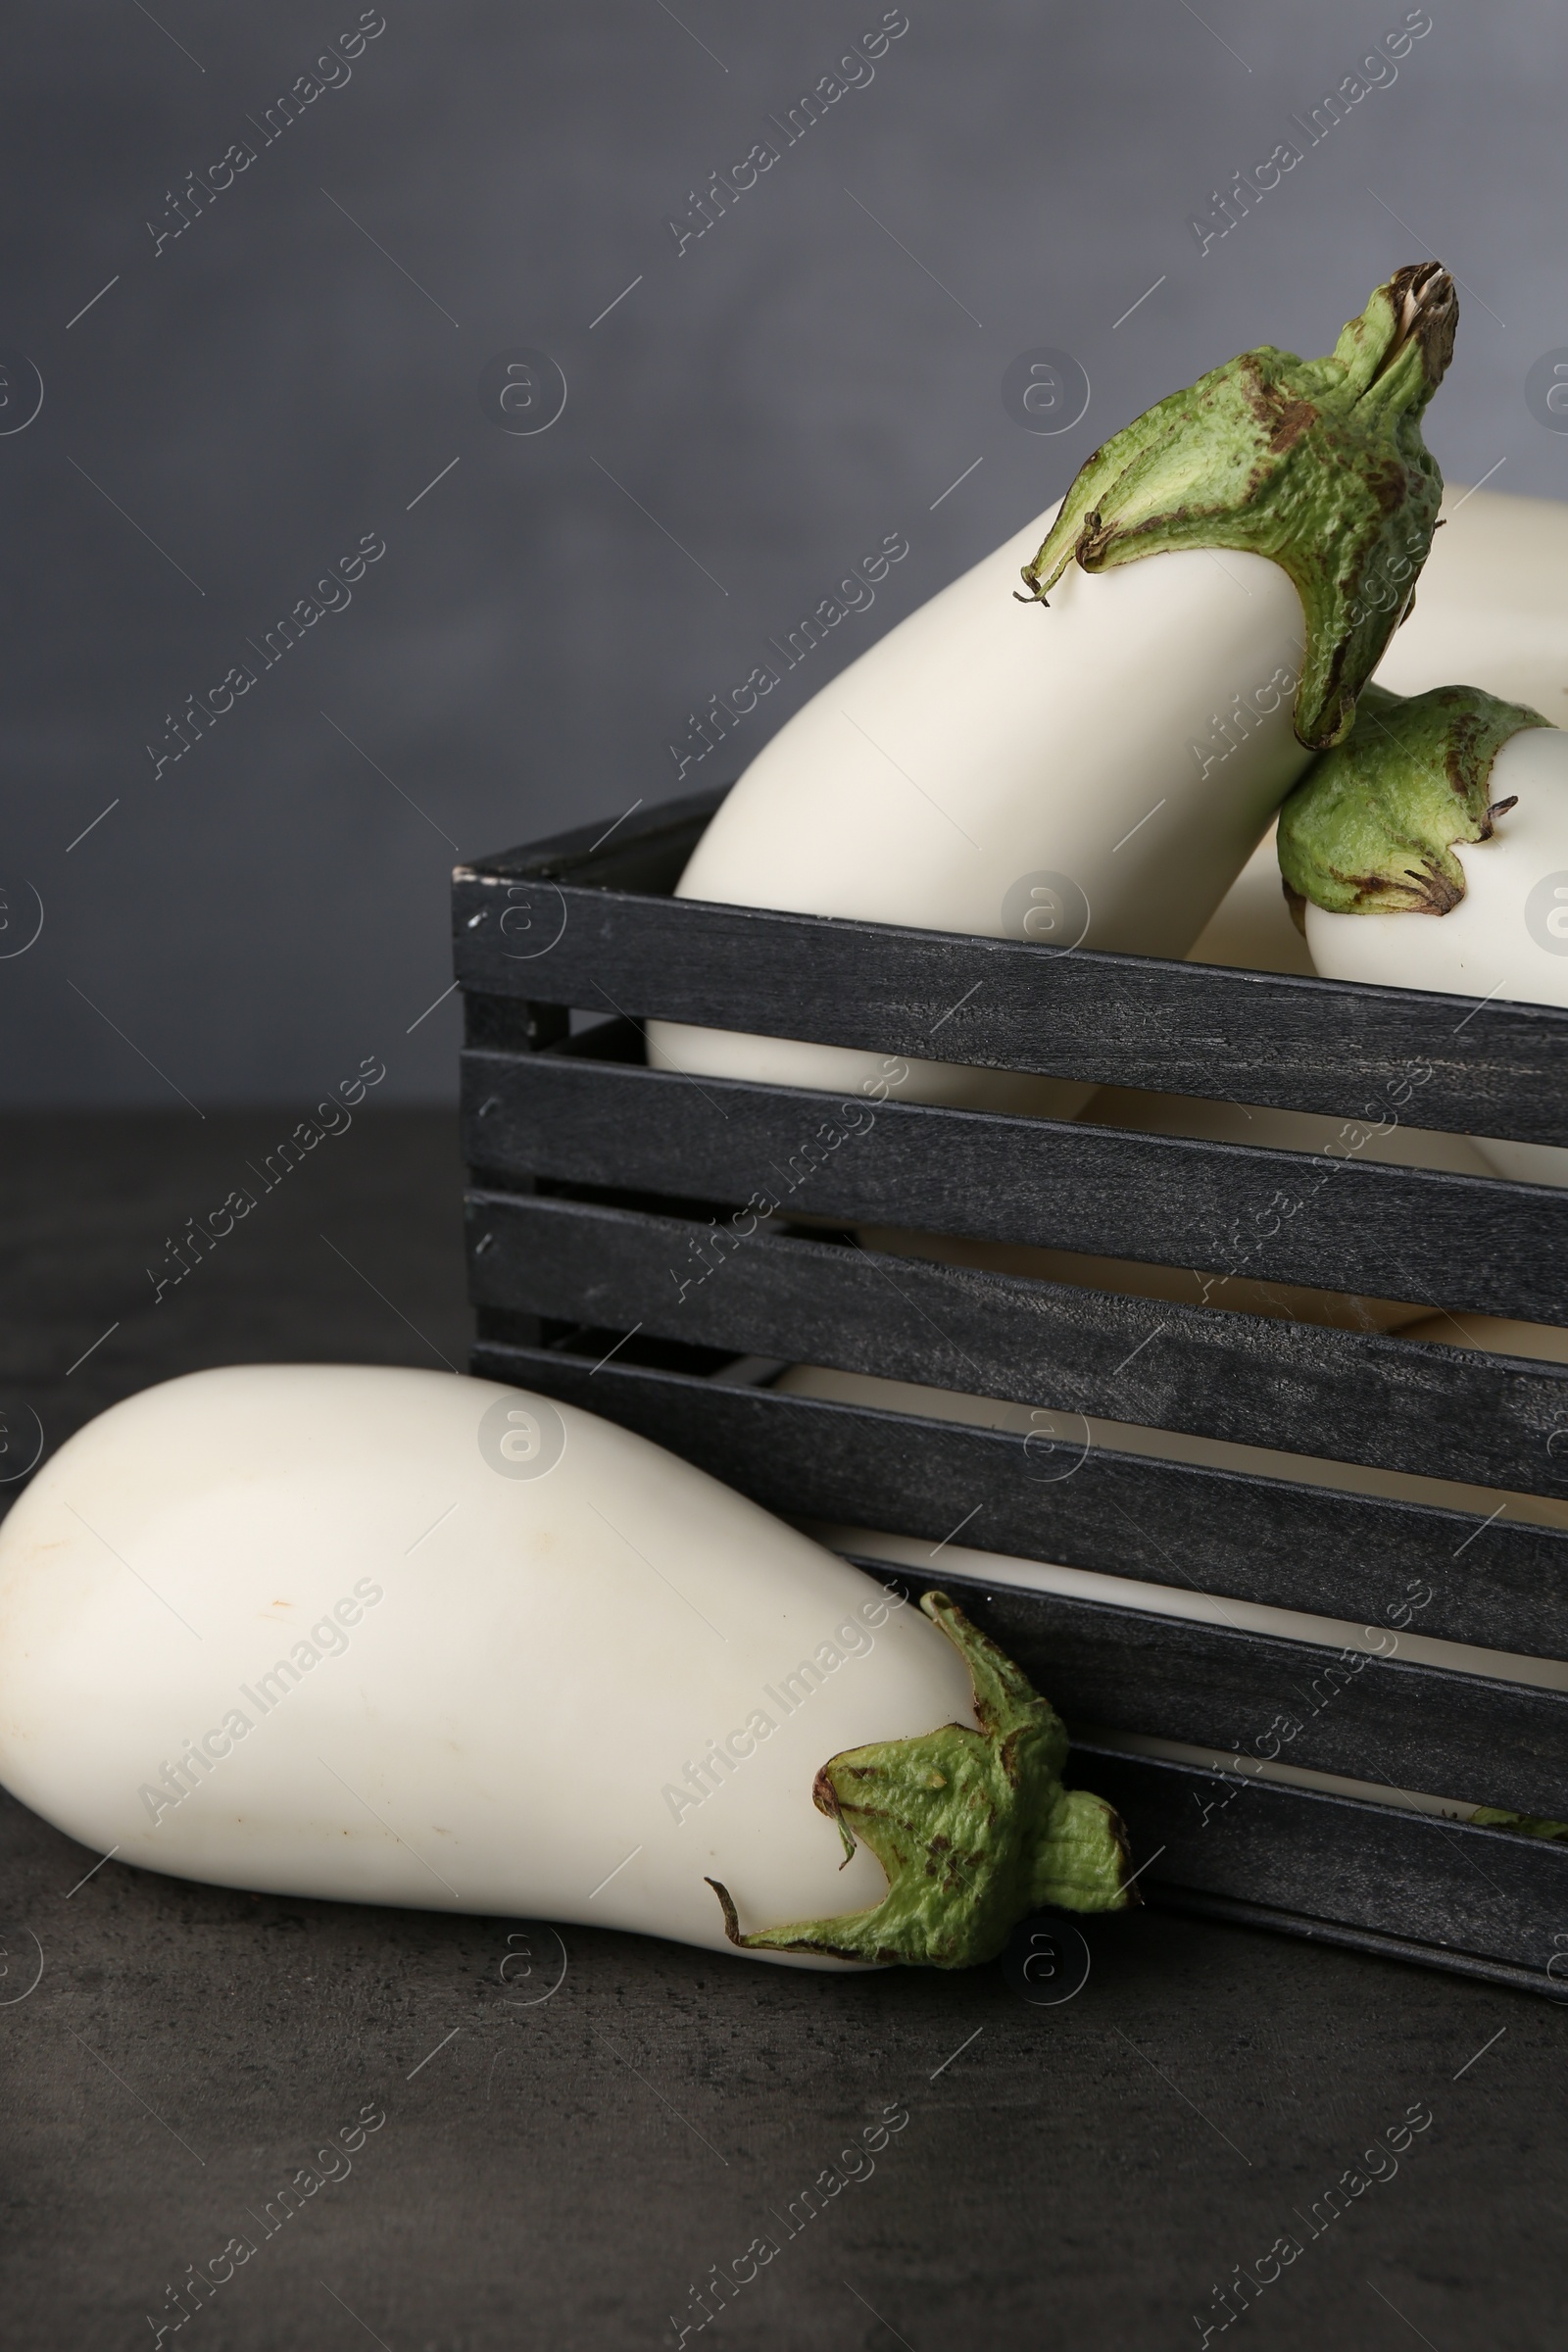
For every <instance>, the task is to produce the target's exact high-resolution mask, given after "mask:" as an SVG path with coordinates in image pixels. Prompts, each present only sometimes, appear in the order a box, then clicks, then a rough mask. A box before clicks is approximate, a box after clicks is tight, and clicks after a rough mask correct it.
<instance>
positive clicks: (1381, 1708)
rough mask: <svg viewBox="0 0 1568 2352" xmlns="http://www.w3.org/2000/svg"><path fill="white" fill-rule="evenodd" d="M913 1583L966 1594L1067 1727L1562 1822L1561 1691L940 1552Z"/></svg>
mask: <svg viewBox="0 0 1568 2352" xmlns="http://www.w3.org/2000/svg"><path fill="white" fill-rule="evenodd" d="M915 1582H916V1583H917V1584H918V1586H919V1587H921V1588H924V1587H927V1586H930V1585H933V1584H940V1586H941V1587H942V1589H943V1591H945V1592H951V1593H952V1594H953V1597H954V1599H955V1600H957V1601H959V1602H960V1603H961V1604H962V1605H963V1606H964V1607H965V1608H969V1607H970V1605H971V1603H973V1605H974V1613H975V1615H976V1617H977V1618H978V1619H979V1620H980V1621H981V1622H982V1623H983V1624H984V1626H985V1628H986V1631H987V1632H988V1633H990V1634H991V1635H993V1636H994V1638H995V1639H996V1640H997V1641H998V1642H1001V1644H1002V1646H1003V1648H1004V1649H1005V1651H1006V1652H1007V1655H1008V1656H1009V1657H1010V1658H1013V1659H1015V1660H1016V1662H1017V1664H1018V1665H1019V1666H1021V1667H1022V1669H1023V1671H1024V1673H1025V1674H1026V1675H1027V1676H1028V1677H1029V1679H1030V1681H1031V1682H1032V1683H1033V1684H1034V1686H1035V1689H1036V1690H1037V1691H1044V1692H1045V1694H1046V1696H1047V1697H1048V1698H1049V1699H1050V1700H1051V1702H1052V1704H1053V1706H1054V1707H1055V1709H1056V1711H1057V1713H1058V1714H1059V1715H1060V1716H1061V1718H1062V1720H1063V1722H1064V1723H1065V1724H1066V1726H1067V1728H1068V1730H1069V1731H1070V1732H1075V1733H1077V1732H1085V1731H1088V1730H1090V1729H1091V1728H1092V1729H1095V1730H1103V1731H1106V1732H1139V1733H1142V1734H1143V1735H1144V1736H1145V1737H1146V1738H1149V1739H1155V1740H1180V1741H1181V1742H1182V1743H1183V1744H1184V1745H1187V1746H1192V1747H1210V1746H1211V1747H1214V1748H1216V1749H1218V1750H1219V1751H1220V1752H1221V1753H1223V1754H1227V1755H1229V1754H1236V1755H1244V1756H1253V1755H1256V1754H1258V1753H1259V1746H1258V1742H1259V1741H1260V1740H1261V1741H1263V1742H1264V1746H1263V1748H1262V1751H1261V1752H1262V1753H1263V1755H1264V1756H1265V1757H1266V1758H1267V1759H1268V1760H1269V1761H1278V1762H1281V1763H1285V1764H1294V1765H1298V1766H1299V1767H1301V1768H1302V1769H1303V1770H1306V1771H1309V1772H1332V1773H1337V1774H1340V1775H1341V1776H1343V1777H1344V1778H1345V1779H1347V1780H1355V1781H1371V1782H1375V1783H1377V1784H1378V1785H1379V1786H1381V1787H1384V1788H1389V1789H1409V1790H1413V1791H1418V1792H1421V1793H1424V1794H1427V1795H1432V1796H1448V1797H1458V1798H1462V1799H1463V1800H1464V1801H1465V1802H1466V1803H1468V1804H1475V1805H1505V1806H1508V1807H1510V1808H1512V1809H1513V1810H1515V1811H1517V1812H1521V1813H1533V1814H1544V1815H1546V1816H1547V1817H1548V1818H1550V1819H1552V1820H1557V1821H1561V1820H1563V1819H1564V1818H1568V1691H1538V1690H1534V1689H1532V1688H1530V1687H1529V1686H1528V1685H1526V1684H1522V1683H1505V1682H1494V1681H1492V1680H1491V1679H1489V1678H1487V1677H1484V1676H1482V1675H1473V1674H1456V1673H1453V1672H1451V1671H1449V1670H1448V1669H1446V1668H1443V1667H1437V1666H1416V1665H1412V1664H1410V1663H1409V1662H1407V1661H1406V1660H1404V1659H1401V1658H1373V1657H1369V1656H1368V1655H1367V1654H1366V1653H1365V1652H1357V1653H1354V1654H1353V1655H1351V1656H1350V1657H1347V1653H1345V1652H1343V1651H1340V1650H1336V1649H1327V1648H1323V1647H1321V1646H1320V1645H1319V1644H1317V1643H1315V1642H1287V1641H1282V1640H1279V1639H1278V1638H1276V1637H1273V1636H1270V1635H1266V1634H1252V1633H1239V1632H1237V1631H1236V1630H1235V1628H1234V1627H1231V1626H1227V1625H1201V1624H1196V1623H1194V1622H1193V1621H1192V1620H1190V1619H1183V1618H1180V1617H1165V1616H1160V1615H1157V1614H1156V1613H1155V1612H1154V1611H1152V1610H1146V1609H1128V1608H1122V1607H1119V1606H1114V1605H1112V1604H1110V1603H1107V1602H1105V1601H1101V1600H1079V1599H1073V1598H1068V1597H1067V1596H1066V1595H1065V1594H1062V1593H1023V1592H1016V1591H1012V1590H1009V1589H1008V1588H1007V1587H1005V1586H1003V1585H989V1586H986V1585H979V1584H977V1583H974V1582H973V1581H972V1580H970V1579H968V1578H966V1577H955V1576H952V1575H951V1574H946V1575H945V1574H943V1573H942V1569H941V1564H940V1562H939V1563H938V1564H937V1565H936V1566H935V1567H934V1568H933V1569H932V1571H931V1572H930V1574H929V1575H927V1576H923V1577H920V1578H919V1579H917V1580H915ZM1287 1727H1294V1732H1293V1736H1292V1735H1290V1734H1288V1730H1287ZM1274 1739H1277V1740H1278V1741H1279V1751H1278V1755H1277V1757H1270V1756H1269V1755H1268V1743H1269V1742H1270V1741H1271V1740H1274Z"/></svg>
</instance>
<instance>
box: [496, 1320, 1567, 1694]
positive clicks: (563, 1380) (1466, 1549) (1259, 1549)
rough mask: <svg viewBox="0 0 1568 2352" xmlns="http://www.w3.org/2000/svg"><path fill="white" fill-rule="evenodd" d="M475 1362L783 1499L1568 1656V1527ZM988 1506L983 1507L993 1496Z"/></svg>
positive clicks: (682, 1385)
mask: <svg viewBox="0 0 1568 2352" xmlns="http://www.w3.org/2000/svg"><path fill="white" fill-rule="evenodd" d="M473 1368H474V1370H475V1371H476V1372H478V1373H480V1374H482V1375H483V1376H484V1377H487V1378H490V1379H501V1380H509V1381H513V1382H515V1383H516V1384H517V1385H518V1386H520V1387H523V1388H531V1389H536V1390H541V1391H543V1392H544V1393H545V1394H546V1395H549V1396H552V1397H559V1398H561V1399H562V1400H563V1401H564V1402H567V1403H570V1404H576V1405H580V1406H581V1407H582V1408H583V1409H584V1410H585V1411H588V1412H596V1413H601V1414H603V1415H605V1416H606V1417H607V1418H608V1419H610V1420H613V1421H617V1422H619V1423H621V1424H622V1425H623V1426H624V1427H626V1428H629V1429H634V1430H636V1431H637V1432H638V1434H639V1435H640V1436H642V1437H646V1438H651V1439H652V1440H653V1441H654V1443H655V1444H656V1445H660V1446H667V1447H669V1449H670V1450H671V1451H672V1452H674V1453H678V1454H680V1455H682V1456H683V1457H684V1458H685V1459H686V1460H687V1461H690V1462H694V1463H695V1464H696V1465H697V1467H698V1468H699V1469H702V1470H707V1471H709V1472H710V1473H711V1475H712V1476H713V1477H715V1478H719V1479H722V1480H723V1481H724V1483H725V1484H726V1485H729V1486H733V1487H736V1488H738V1489H739V1490H740V1492H741V1493H742V1494H744V1495H750V1496H751V1497H752V1499H753V1500H754V1501H755V1502H760V1504H761V1505H762V1506H763V1507H764V1509H767V1510H771V1511H774V1512H776V1513H778V1514H779V1515H780V1516H781V1517H786V1518H807V1519H812V1520H818V1521H822V1522H826V1523H829V1524H838V1525H847V1526H858V1527H874V1528H881V1529H886V1530H887V1531H888V1532H890V1533H892V1534H897V1535H906V1536H912V1537H918V1538H922V1539H924V1540H925V1541H926V1542H927V1543H928V1544H931V1545H932V1546H933V1547H935V1546H936V1545H937V1544H940V1543H941V1542H942V1540H943V1538H944V1537H947V1536H950V1534H951V1531H952V1530H953V1529H955V1528H956V1527H959V1526H960V1524H961V1527H962V1535H961V1541H962V1543H963V1544H966V1545H971V1546H973V1547H975V1548H976V1549H979V1550H982V1551H996V1552H1006V1553H1010V1554H1012V1555H1014V1556H1015V1557H1018V1558H1022V1559H1035V1560H1048V1561H1060V1562H1063V1563H1065V1564H1067V1565H1070V1566H1073V1567H1079V1568H1090V1569H1096V1570H1099V1571H1101V1572H1103V1573H1104V1574H1106V1575H1111V1576H1126V1577H1132V1578H1136V1579H1139V1580H1142V1581H1147V1582H1149V1583H1152V1584H1157V1585H1172V1586H1177V1587H1181V1588H1186V1589H1189V1590H1191V1591H1194V1592H1198V1593H1219V1594H1224V1595H1226V1596H1228V1597H1231V1598H1234V1599H1239V1600H1249V1601H1257V1602H1261V1603H1264V1604H1266V1605H1270V1606H1273V1607H1277V1608H1285V1609H1298V1610H1303V1611H1306V1612H1309V1613H1312V1614H1316V1615H1320V1616H1327V1617H1336V1618H1340V1619H1344V1620H1348V1622H1350V1623H1351V1624H1355V1625H1371V1626H1375V1627H1378V1628H1380V1629H1382V1628H1384V1627H1389V1628H1392V1629H1396V1630H1397V1629H1401V1628H1407V1629H1409V1630H1411V1631H1414V1632H1418V1633H1421V1634H1424V1635H1429V1636H1431V1637H1433V1638H1434V1639H1436V1640H1441V1641H1450V1642H1470V1643H1473V1644H1475V1645H1476V1646H1478V1647H1481V1648H1487V1649H1496V1650H1503V1651H1515V1652H1518V1653H1520V1654H1522V1655H1525V1656H1539V1657H1568V1530H1563V1531H1559V1530H1557V1529H1553V1528H1543V1527H1531V1526H1527V1525H1524V1524H1518V1523H1510V1522H1509V1521H1508V1520H1507V1519H1506V1518H1503V1519H1498V1520H1494V1521H1492V1522H1491V1523H1490V1524H1489V1523H1488V1522H1487V1521H1486V1520H1485V1519H1482V1518H1479V1517H1475V1516H1472V1515H1471V1514H1469V1513H1465V1512H1459V1511H1446V1510H1432V1509H1427V1508H1425V1507H1423V1506H1421V1505H1418V1504H1412V1503H1404V1502H1387V1501H1383V1500H1380V1499H1378V1498H1376V1497H1374V1496H1367V1495H1342V1494H1337V1493H1335V1492H1333V1491H1332V1490H1329V1489H1325V1488H1321V1487H1306V1486H1296V1485H1292V1484H1289V1483H1287V1482H1286V1481H1284V1480H1276V1479H1265V1478H1252V1477H1246V1476H1242V1475H1239V1474H1237V1473H1235V1472H1232V1471H1223V1470H1208V1469H1202V1468H1198V1467H1195V1466H1194V1465H1192V1464H1190V1463H1181V1462H1157V1461H1150V1460H1148V1459H1145V1458H1143V1457H1141V1456H1139V1455H1136V1454H1118V1453H1111V1452H1106V1451H1104V1450H1103V1448H1101V1447H1099V1446H1096V1447H1093V1448H1091V1449H1090V1450H1089V1452H1088V1453H1087V1454H1084V1455H1082V1456H1081V1457H1080V1456H1079V1455H1078V1453H1077V1449H1076V1448H1075V1447H1072V1446H1065V1445H1062V1444H1060V1443H1059V1442H1057V1441H1056V1440H1053V1439H1047V1440H1045V1441H1043V1442H1042V1441H1040V1440H1036V1439H1032V1438H1029V1437H1025V1436H1020V1435H1014V1434H1012V1433H1010V1432H1006V1431H1001V1430H984V1429H971V1428H963V1427H960V1426H956V1425H955V1424H954V1423H952V1422H946V1421H932V1420H926V1419H922V1418H919V1417H916V1416H914V1415H910V1414H903V1413H890V1412H883V1411H880V1410H877V1409H874V1408H871V1407H866V1406H859V1405H848V1404H832V1403H827V1402H824V1401H822V1400H820V1399H818V1398H813V1397H794V1396H789V1395H783V1394H778V1393H775V1392H774V1391H771V1390H768V1389H755V1388H739V1387H729V1386H726V1385H725V1384H723V1383H722V1382H716V1381H713V1380H703V1379H696V1378H692V1377H690V1376H689V1375H686V1374H682V1373H674V1372H661V1371H654V1370H650V1369H647V1368H645V1367H642V1366H638V1365H628V1364H626V1363H624V1362H623V1361H621V1360H620V1359H616V1360H614V1361H612V1362H611V1363H609V1364H606V1365H604V1366H603V1367H602V1368H599V1369H597V1370H596V1368H595V1362H594V1360H593V1359H590V1358H588V1357H586V1356H571V1355H564V1354H561V1353H559V1352H557V1351H553V1350H550V1349H545V1348H534V1349H529V1348H517V1347H508V1346H505V1345H502V1344H497V1343H493V1342H485V1341H482V1340H481V1342H480V1343H479V1345H478V1347H477V1348H476V1349H475V1351H474V1358H473ZM977 1503H978V1505H979V1507H978V1510H976V1504H977Z"/></svg>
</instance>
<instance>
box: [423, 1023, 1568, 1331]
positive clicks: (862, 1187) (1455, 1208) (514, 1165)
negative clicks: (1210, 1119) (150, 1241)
mask: <svg viewBox="0 0 1568 2352" xmlns="http://www.w3.org/2000/svg"><path fill="white" fill-rule="evenodd" d="M853 1112H854V1115H855V1116H857V1117H858V1118H859V1119H860V1121H861V1124H860V1126H859V1128H858V1131H855V1132H851V1120H850V1116H849V1115H848V1108H847V1115H846V1117H845V1118H844V1119H840V1117H839V1106H838V1101H837V1098H836V1097H833V1096H828V1095H816V1094H811V1093H808V1092H806V1091H804V1090H802V1089H800V1088H796V1087H781V1086H761V1085H754V1084H750V1083H747V1082H744V1081H740V1080H733V1079H709V1078H705V1079H703V1081H702V1082H701V1084H700V1085H699V1084H696V1083H694V1082H692V1081H689V1080H687V1079H685V1078H682V1077H680V1076H678V1075H676V1074H675V1073H674V1072H671V1071H666V1070H650V1069H646V1068H643V1067H640V1066H630V1065H625V1064H619V1063H614V1062H594V1063H589V1062H586V1061H584V1060H583V1059H582V1058H581V1057H580V1056H575V1055H569V1054H556V1053H548V1052H547V1053H542V1054H506V1053H496V1052H486V1051H480V1050H476V1049H469V1050H467V1051H466V1053H465V1054H464V1056H463V1132H464V1150H465V1155H466V1158H467V1160H468V1162H469V1165H470V1166H473V1167H477V1168H483V1169H485V1170H488V1171H493V1172H494V1173H495V1174H497V1175H500V1176H549V1177H554V1178H556V1179H558V1180H564V1181H567V1182H571V1183H576V1184H592V1185H599V1186H606V1187H613V1186H621V1187H625V1188H629V1189H633V1190H637V1191H646V1192H655V1193H661V1192H662V1193H673V1194H678V1195H683V1196H692V1195H696V1196H698V1197H701V1198H706V1199H709V1200H712V1201H724V1202H733V1203H735V1204H736V1205H738V1206H739V1205H744V1204H745V1203H746V1202H747V1201H749V1200H751V1198H752V1197H753V1195H754V1194H765V1195H767V1196H768V1197H769V1198H771V1199H772V1200H774V1201H778V1202H779V1203H780V1204H781V1205H786V1206H787V1207H788V1208H789V1209H790V1210H792V1211H793V1210H797V1209H799V1210H806V1211H810V1212H812V1213H814V1214H818V1215H828V1216H834V1217H842V1218H843V1219H844V1220H845V1221H846V1222H855V1223H877V1224H888V1225H904V1226H910V1227H913V1228H915V1229H916V1230H918V1231H921V1232H935V1233H960V1234H967V1235H969V1236H971V1237H976V1238H983V1239H988V1240H996V1241H1006V1242H1021V1243H1027V1244H1034V1245H1038V1246H1040V1247H1043V1248H1052V1249H1059V1250H1077V1251H1081V1252H1088V1253H1092V1254H1100V1255H1103V1256H1110V1257H1123V1258H1138V1259H1143V1260H1146V1261H1149V1262H1152V1263H1154V1264H1159V1265H1170V1266H1197V1267H1201V1268H1202V1269H1204V1271H1206V1272H1212V1273H1220V1274H1238V1275H1246V1276H1248V1277H1250V1278H1257V1279H1260V1280H1263V1281H1268V1282H1291V1283H1303V1284H1308V1285H1311V1286H1313V1287H1315V1288H1318V1289H1327V1290H1335V1291H1350V1292H1355V1293H1359V1294H1360V1295H1362V1296H1363V1297H1367V1298H1382V1299H1411V1300H1416V1301H1420V1302H1425V1303H1428V1304H1431V1305H1434V1306H1440V1305H1441V1306H1448V1307H1452V1308H1454V1309H1455V1310H1456V1311H1458V1312H1464V1311H1465V1310H1467V1309H1468V1310H1469V1311H1470V1312H1472V1313H1477V1314H1498V1315H1520V1316H1524V1317H1526V1318H1527V1319H1531V1320H1535V1321H1552V1320H1554V1319H1555V1318H1556V1317H1557V1316H1558V1315H1559V1314H1561V1313H1562V1311H1563V1301H1564V1300H1565V1299H1568V1192H1559V1191H1556V1190H1554V1189H1551V1188H1548V1187H1546V1186H1541V1185H1515V1184H1507V1183H1504V1182H1502V1181H1500V1180H1495V1179H1491V1178H1487V1177H1480V1176H1453V1175H1447V1174H1444V1173H1440V1172H1436V1171H1433V1170H1430V1169H1424V1168H1418V1169H1406V1168H1396V1167H1388V1166H1382V1165H1378V1164H1376V1163H1372V1162H1366V1161H1354V1160H1325V1159H1319V1158H1315V1157H1311V1156H1308V1155H1307V1154H1304V1153H1300V1152H1275V1151H1254V1150H1252V1149H1251V1148H1250V1147H1249V1146H1245V1145H1240V1144H1223V1143H1194V1142H1190V1141H1188V1140H1187V1139H1186V1138H1184V1137H1179V1136H1153V1135H1142V1134H1129V1133H1124V1132H1122V1131H1121V1130H1119V1129H1115V1128H1107V1127H1079V1126H1073V1125H1071V1124H1064V1123H1062V1122H1059V1121H1056V1120H1048V1119H1029V1118H1004V1117H999V1116H995V1115H992V1114H988V1113H985V1112H979V1111H972V1110H951V1109H945V1108H941V1107H938V1106H935V1105H932V1104H929V1103H883V1104H880V1105H877V1106H875V1108H874V1110H873V1106H872V1105H871V1104H870V1103H866V1102H861V1103H857V1104H855V1105H854V1106H853ZM834 1134H837V1135H838V1136H840V1137H841V1138H844V1139H845V1140H843V1141H841V1142H840V1143H839V1144H838V1145H837V1146H836V1147H835V1146H833V1145H832V1143H831V1141H830V1138H831V1136H832V1135H834ZM797 1179H798V1180H797ZM1293 1204H1294V1206H1293Z"/></svg>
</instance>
